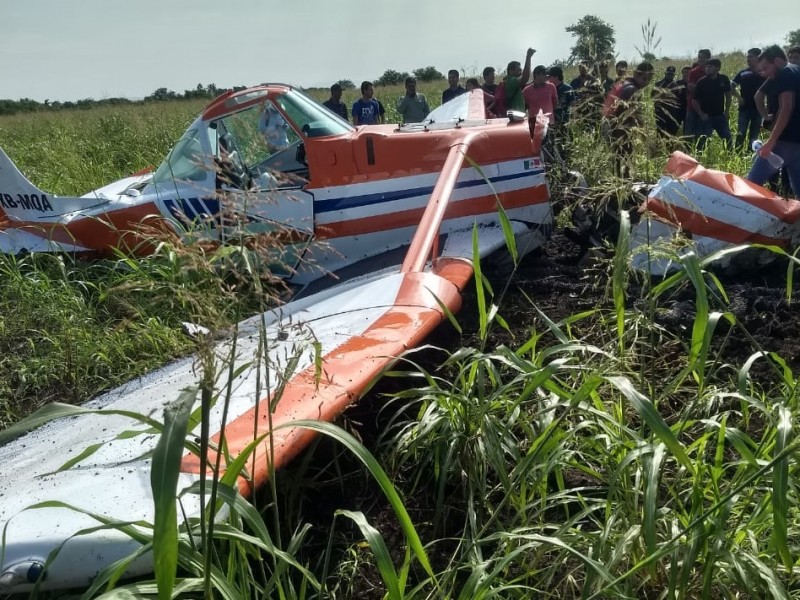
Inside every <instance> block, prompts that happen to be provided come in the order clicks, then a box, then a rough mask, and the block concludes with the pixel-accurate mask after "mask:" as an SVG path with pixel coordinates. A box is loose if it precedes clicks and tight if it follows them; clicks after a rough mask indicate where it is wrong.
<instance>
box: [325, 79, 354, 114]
mask: <svg viewBox="0 0 800 600" xmlns="http://www.w3.org/2000/svg"><path fill="white" fill-rule="evenodd" d="M322 106H324V107H325V108H327V109H328V110H330V111H331V112H332V113H334V114H337V115H339V116H340V117H342V118H343V119H344V120H345V121H347V120H348V116H347V105H346V104H345V103H344V102H342V86H341V85H339V84H338V83H334V84H333V85H332V86H331V97H330V98H328V99H327V100H325V102H323V103H322Z"/></svg>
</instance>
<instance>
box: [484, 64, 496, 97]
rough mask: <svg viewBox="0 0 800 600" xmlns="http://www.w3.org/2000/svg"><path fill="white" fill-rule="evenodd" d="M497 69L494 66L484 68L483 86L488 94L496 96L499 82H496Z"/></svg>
mask: <svg viewBox="0 0 800 600" xmlns="http://www.w3.org/2000/svg"><path fill="white" fill-rule="evenodd" d="M494 77H495V71H494V67H486V68H485V69H484V70H483V85H482V86H481V88H482V89H483V91H484V92H486V93H487V94H491V95H492V96H494V93H495V91H497V84H496V83H495V82H494Z"/></svg>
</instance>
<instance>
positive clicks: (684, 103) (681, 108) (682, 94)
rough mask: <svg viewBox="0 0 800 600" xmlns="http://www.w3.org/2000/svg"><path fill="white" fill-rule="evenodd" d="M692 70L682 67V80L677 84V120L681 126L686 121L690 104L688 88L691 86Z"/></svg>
mask: <svg viewBox="0 0 800 600" xmlns="http://www.w3.org/2000/svg"><path fill="white" fill-rule="evenodd" d="M691 70H692V67H681V78H680V79H678V81H676V82H675V98H676V99H677V102H678V106H677V108H676V109H675V118H676V120H677V121H678V123H679V124H681V125H682V124H683V122H684V120H685V119H686V110H687V108H688V104H689V100H688V97H687V96H688V89H687V86H688V85H689V81H688V77H689V71H691Z"/></svg>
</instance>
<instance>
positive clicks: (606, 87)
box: [597, 60, 614, 97]
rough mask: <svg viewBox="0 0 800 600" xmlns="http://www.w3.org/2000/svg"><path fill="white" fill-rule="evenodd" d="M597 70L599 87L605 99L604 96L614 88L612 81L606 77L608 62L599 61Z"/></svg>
mask: <svg viewBox="0 0 800 600" xmlns="http://www.w3.org/2000/svg"><path fill="white" fill-rule="evenodd" d="M597 70H598V72H599V73H600V85H601V86H602V88H603V97H605V95H606V94H608V92H610V91H611V88H612V87H614V80H613V79H611V77H609V76H608V61H606V60H604V61H601V62H600V64H599V65H597Z"/></svg>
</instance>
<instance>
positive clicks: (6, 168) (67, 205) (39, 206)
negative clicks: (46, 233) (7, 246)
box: [0, 148, 107, 228]
mask: <svg viewBox="0 0 800 600" xmlns="http://www.w3.org/2000/svg"><path fill="white" fill-rule="evenodd" d="M105 202H107V200H102V199H98V198H74V197H57V196H55V195H53V194H49V193H47V192H44V191H42V190H40V189H39V188H38V187H36V186H35V185H33V184H32V183H31V182H30V181H29V180H28V178H27V177H25V175H23V174H22V173H21V172H20V170H19V169H18V168H17V166H16V165H15V164H14V163H13V162H12V161H11V159H10V158H9V157H8V155H7V154H6V153H5V151H4V150H3V149H2V148H0V210H2V215H0V223H2V222H3V221H5V224H4V225H0V227H2V228H8V227H11V226H14V224H15V223H20V222H21V223H41V222H47V221H51V220H53V219H54V218H57V217H59V216H60V215H63V214H66V213H71V212H74V211H76V210H85V209H88V208H93V207H96V206H97V205H98V204H103V203H105Z"/></svg>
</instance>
